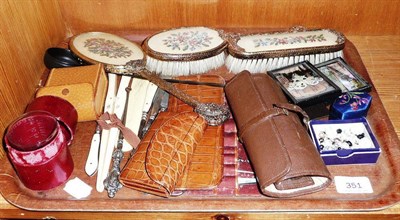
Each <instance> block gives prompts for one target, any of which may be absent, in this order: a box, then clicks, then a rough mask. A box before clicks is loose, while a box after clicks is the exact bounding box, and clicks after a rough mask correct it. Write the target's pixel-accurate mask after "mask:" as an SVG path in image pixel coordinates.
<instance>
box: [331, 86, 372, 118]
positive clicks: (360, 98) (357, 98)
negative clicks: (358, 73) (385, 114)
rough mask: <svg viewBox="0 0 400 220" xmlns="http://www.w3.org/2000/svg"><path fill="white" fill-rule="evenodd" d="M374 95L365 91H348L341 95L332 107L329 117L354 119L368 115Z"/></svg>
mask: <svg viewBox="0 0 400 220" xmlns="http://www.w3.org/2000/svg"><path fill="white" fill-rule="evenodd" d="M371 102H372V97H371V95H369V94H368V93H365V92H346V93H343V94H342V95H340V96H339V97H338V98H337V99H336V100H335V101H334V103H333V104H332V105H331V107H330V112H329V119H331V120H334V119H341V120H344V119H353V118H362V117H366V116H367V113H368V110H369V107H370V106H371Z"/></svg>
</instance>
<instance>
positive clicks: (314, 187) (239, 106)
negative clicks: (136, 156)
mask: <svg viewBox="0 0 400 220" xmlns="http://www.w3.org/2000/svg"><path fill="white" fill-rule="evenodd" d="M225 94H226V97H227V100H228V103H229V105H230V108H231V111H232V114H233V117H234V119H235V122H236V125H237V127H238V137H239V139H240V141H241V142H242V143H243V145H244V147H245V149H246V152H247V153H248V156H249V159H250V161H251V163H252V166H253V168H254V171H255V174H256V177H257V181H258V184H259V187H260V189H261V192H262V193H263V194H264V195H267V196H271V197H293V196H299V195H304V194H308V193H312V192H316V191H319V190H322V189H324V188H326V187H327V186H328V185H329V184H330V183H331V181H332V180H331V176H330V173H329V171H328V170H327V168H326V166H325V164H324V163H323V161H322V159H321V157H320V156H319V154H318V152H317V150H316V148H315V146H314V145H313V143H312V140H311V138H310V137H309V135H308V134H307V130H306V128H305V126H304V125H302V123H301V120H300V119H299V116H298V114H297V113H301V114H303V119H306V118H304V116H306V114H305V113H304V112H303V111H302V110H301V108H300V107H298V106H295V105H292V104H289V103H288V101H287V99H286V97H285V96H284V94H283V92H282V91H281V90H280V88H279V86H278V85H277V84H276V83H275V82H274V81H273V80H272V79H271V78H270V77H269V76H268V75H267V74H250V73H249V72H247V71H243V72H241V73H239V74H238V75H236V76H235V77H234V78H233V79H232V80H231V81H229V82H228V83H227V85H226V86H225Z"/></svg>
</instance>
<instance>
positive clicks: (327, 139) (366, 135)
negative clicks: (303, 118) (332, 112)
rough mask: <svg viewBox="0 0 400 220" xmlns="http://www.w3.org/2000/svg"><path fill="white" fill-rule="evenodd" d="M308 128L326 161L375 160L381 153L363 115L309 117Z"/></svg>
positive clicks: (366, 161) (341, 162)
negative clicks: (356, 117) (351, 116)
mask: <svg viewBox="0 0 400 220" xmlns="http://www.w3.org/2000/svg"><path fill="white" fill-rule="evenodd" d="M309 129H310V134H311V137H312V139H313V141H314V144H315V145H316V147H317V150H318V151H319V152H320V155H321V157H322V159H323V161H324V162H325V164H326V165H339V164H365V163H376V161H377V160H378V157H379V155H380V153H381V149H380V147H379V144H378V142H377V140H376V138H375V136H374V134H373V133H372V131H371V128H370V126H369V124H368V122H367V120H366V119H365V118H358V119H349V120H311V121H310V122H309Z"/></svg>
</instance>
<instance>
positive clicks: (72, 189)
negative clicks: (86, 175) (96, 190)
mask: <svg viewBox="0 0 400 220" xmlns="http://www.w3.org/2000/svg"><path fill="white" fill-rule="evenodd" d="M64 190H65V191H66V192H67V193H69V194H70V195H71V196H73V197H75V198H76V199H82V198H85V197H88V196H89V195H90V192H91V191H92V187H91V186H89V185H88V184H86V183H85V182H83V181H82V180H81V179H79V178H78V177H75V178H74V179H71V180H69V181H68V182H67V183H66V184H65V187H64Z"/></svg>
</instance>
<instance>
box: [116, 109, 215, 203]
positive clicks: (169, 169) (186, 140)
mask: <svg viewBox="0 0 400 220" xmlns="http://www.w3.org/2000/svg"><path fill="white" fill-rule="evenodd" d="M206 126H207V123H206V122H205V120H204V119H203V118H202V117H201V116H199V115H198V114H197V113H194V112H182V113H175V112H162V113H160V114H159V115H158V117H157V120H155V121H154V124H153V125H152V126H151V128H150V130H149V131H148V133H147V134H146V135H145V137H144V139H143V140H142V141H141V142H140V144H139V146H138V150H137V152H136V154H135V155H134V156H133V157H131V158H130V160H129V161H128V163H127V164H126V166H125V167H124V168H123V170H122V172H121V175H120V181H121V183H122V184H123V185H124V186H126V187H128V188H132V189H136V190H139V191H142V192H147V193H149V194H154V195H158V196H162V197H169V196H170V195H171V194H172V193H173V192H174V190H175V187H176V184H177V181H178V180H179V179H180V178H181V177H182V175H183V173H184V171H185V168H186V167H187V165H188V163H189V161H190V159H191V158H192V155H193V152H194V149H195V147H196V145H197V144H198V143H199V142H200V140H201V138H202V137H203V132H204V129H205V128H206Z"/></svg>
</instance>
